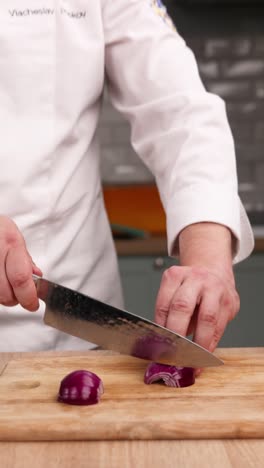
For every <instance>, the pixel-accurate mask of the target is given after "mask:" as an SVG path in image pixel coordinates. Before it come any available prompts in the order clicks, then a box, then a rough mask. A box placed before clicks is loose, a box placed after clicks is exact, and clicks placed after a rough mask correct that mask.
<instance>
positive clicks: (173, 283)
mask: <svg viewBox="0 0 264 468" xmlns="http://www.w3.org/2000/svg"><path fill="white" fill-rule="evenodd" d="M183 279H184V271H183V270H181V269H179V268H178V267H171V268H169V269H168V270H166V271H165V272H164V273H163V276H162V280H161V284H160V289H159V292H158V296H157V300H156V307H155V321H156V323H157V324H158V325H161V326H163V327H165V326H166V322H167V317H168V314H169V309H170V304H171V300H172V297H173V295H174V293H175V291H176V290H177V289H178V288H179V286H180V285H181V283H182V281H183Z"/></svg>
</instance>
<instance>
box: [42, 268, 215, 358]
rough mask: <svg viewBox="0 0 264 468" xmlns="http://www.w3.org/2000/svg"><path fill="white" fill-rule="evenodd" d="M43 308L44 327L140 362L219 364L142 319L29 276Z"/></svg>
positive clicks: (208, 355)
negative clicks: (126, 355) (43, 304)
mask: <svg viewBox="0 0 264 468" xmlns="http://www.w3.org/2000/svg"><path fill="white" fill-rule="evenodd" d="M33 279H34V282H35V285H36V288H37V295H38V297H39V299H41V300H43V301H44V302H45V304H46V310H45V314H44V323H45V324H47V325H49V326H51V327H54V328H56V329H58V330H60V331H63V332H65V333H68V334H70V335H73V336H76V337H78V338H81V339H83V340H86V341H89V342H91V343H94V344H96V345H98V346H101V347H102V348H104V349H108V350H112V351H118V352H119V353H121V354H128V355H130V356H135V357H138V358H141V359H146V360H150V361H155V362H160V363H164V364H169V365H176V366H183V367H210V366H218V365H221V364H223V362H222V361H221V360H220V359H218V358H217V357H216V356H214V355H213V354H212V353H210V352H209V351H207V350H206V349H204V348H202V347H201V346H199V345H197V344H196V343H193V342H192V341H191V340H189V339H187V338H185V337H183V336H181V335H178V334H177V333H174V332H172V331H170V330H168V329H167V328H164V327H161V326H159V325H157V324H156V323H154V322H152V321H150V320H147V319H145V318H143V317H139V316H137V315H134V314H131V313H129V312H127V311H125V310H121V309H118V308H116V307H113V306H111V305H109V304H106V303H104V302H100V301H99V300H97V299H93V298H91V297H89V296H86V295H84V294H81V293H79V292H77V291H74V290H72V289H69V288H66V287H64V286H61V285H59V284H56V283H52V282H51V281H48V280H46V279H44V278H40V277H38V276H36V275H33Z"/></svg>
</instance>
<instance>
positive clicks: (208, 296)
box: [194, 289, 227, 349]
mask: <svg viewBox="0 0 264 468" xmlns="http://www.w3.org/2000/svg"><path fill="white" fill-rule="evenodd" d="M220 299H221V297H219V293H217V291H210V290H207V289H205V290H204V291H203V295H202V300H201V303H200V305H199V314H198V320H197V326H196V330H195V333H194V341H195V342H196V343H197V344H199V345H200V346H203V347H204V348H206V349H209V347H210V344H211V343H212V342H214V341H216V340H217V339H218V337H219V339H220V338H221V336H222V335H221V336H220V334H221V333H222V332H223V331H224V329H225V326H226V323H227V317H226V314H221V313H220V312H221V309H220Z"/></svg>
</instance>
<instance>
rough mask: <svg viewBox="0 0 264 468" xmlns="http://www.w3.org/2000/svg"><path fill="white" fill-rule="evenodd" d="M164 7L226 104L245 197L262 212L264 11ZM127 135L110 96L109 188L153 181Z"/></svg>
mask: <svg viewBox="0 0 264 468" xmlns="http://www.w3.org/2000/svg"><path fill="white" fill-rule="evenodd" d="M165 3H166V0H165ZM166 4H167V7H168V9H169V13H170V14H171V16H172V18H173V19H174V22H175V24H176V26H177V27H178V29H179V32H180V33H181V34H182V35H183V36H184V38H185V40H186V42H187V44H188V45H189V46H190V47H191V49H192V50H193V51H194V53H195V56H196V58H197V61H198V66H199V71H200V74H201V78H202V80H203V82H204V84H205V86H206V88H207V89H208V90H209V91H211V92H213V93H216V94H218V95H220V96H221V97H222V98H223V99H224V100H225V102H226V106H227V112H228V118H229V121H230V125H231V128H232V132H233V135H234V138H235V144H236V153H237V167H238V178H239V189H240V195H241V198H242V199H243V202H244V203H245V206H246V208H247V210H248V211H256V210H259V211H262V212H263V211H264V9H263V10H262V14H261V12H260V11H258V10H254V9H250V10H248V9H247V10H246V11H245V10H244V9H236V10H230V12H228V10H226V9H220V10H218V11H217V14H216V11H215V10H212V9H211V10H210V11H209V10H203V11H201V9H199V12H198V13H199V14H198V13H197V10H196V12H195V10H194V9H187V11H185V10H184V9H183V10H177V9H175V8H174V7H172V2H170V0H167V3H166ZM205 12H206V13H207V17H206V15H205V14H204V13H205ZM196 13H197V14H196ZM199 15H200V16H199ZM208 15H209V16H208ZM214 21H215V24H213V22H214ZM129 135H130V130H129V126H128V124H127V123H126V122H125V121H124V119H123V118H122V117H121V116H120V115H119V114H118V113H117V112H116V111H115V110H114V109H113V108H112V106H111V104H110V102H109V100H108V98H107V96H106V97H105V100H104V106H103V112H102V117H101V120H100V124H99V136H100V139H101V151H102V177H103V181H104V182H105V183H127V182H139V183H140V182H151V181H153V176H152V174H150V173H149V171H148V170H147V168H146V167H145V166H144V164H143V163H142V162H141V160H140V159H139V157H138V156H137V155H136V154H135V153H134V151H133V149H132V148H131V145H130V142H129Z"/></svg>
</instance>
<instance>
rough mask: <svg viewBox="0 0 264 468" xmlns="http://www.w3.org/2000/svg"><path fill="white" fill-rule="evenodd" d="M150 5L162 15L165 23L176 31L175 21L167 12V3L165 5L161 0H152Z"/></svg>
mask: <svg viewBox="0 0 264 468" xmlns="http://www.w3.org/2000/svg"><path fill="white" fill-rule="evenodd" d="M150 6H151V8H152V9H153V11H154V12H155V13H156V14H157V15H158V16H160V18H161V19H162V20H163V22H164V23H165V24H167V25H168V26H169V27H170V28H171V29H173V30H174V31H176V28H175V26H174V23H173V21H172V19H171V18H170V16H169V15H168V13H167V8H166V7H165V5H163V3H162V2H161V0H150Z"/></svg>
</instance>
